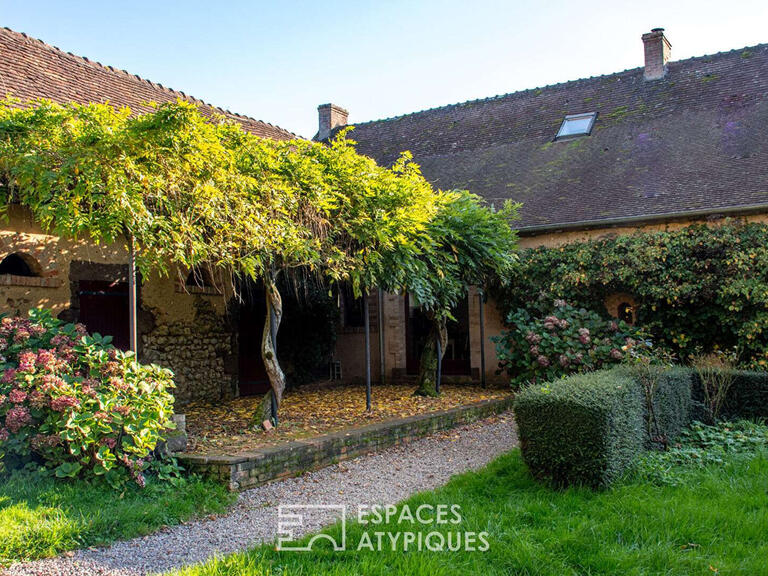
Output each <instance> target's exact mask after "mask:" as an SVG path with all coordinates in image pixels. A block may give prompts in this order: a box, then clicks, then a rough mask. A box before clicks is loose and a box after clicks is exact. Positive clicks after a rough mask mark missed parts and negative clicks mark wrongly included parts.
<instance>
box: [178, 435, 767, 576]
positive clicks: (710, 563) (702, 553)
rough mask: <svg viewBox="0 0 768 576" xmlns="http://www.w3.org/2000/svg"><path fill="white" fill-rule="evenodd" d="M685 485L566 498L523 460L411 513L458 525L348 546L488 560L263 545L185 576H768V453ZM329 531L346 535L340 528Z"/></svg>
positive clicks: (496, 466) (570, 493) (569, 493)
mask: <svg viewBox="0 0 768 576" xmlns="http://www.w3.org/2000/svg"><path fill="white" fill-rule="evenodd" d="M654 465H655V464H654ZM685 478H686V482H685V483H684V484H679V485H673V484H671V483H666V482H662V483H653V482H649V481H648V480H647V478H643V477H642V475H640V474H635V475H634V476H633V477H628V478H627V479H625V481H623V482H622V483H620V484H619V485H618V486H617V487H615V488H613V489H611V490H609V491H604V492H592V491H590V490H587V489H579V488H576V489H573V488H572V489H568V490H565V491H554V490H551V489H549V488H547V487H546V486H542V485H540V484H538V483H536V482H535V481H534V480H533V479H532V478H531V477H530V475H529V473H528V471H527V469H526V467H525V465H524V463H523V461H522V458H521V455H520V452H519V451H518V450H515V451H513V452H512V453H510V454H507V455H505V456H502V457H501V458H499V459H497V460H495V461H494V462H492V463H491V464H490V465H489V466H488V467H486V468H485V469H483V470H481V471H479V472H472V473H467V474H463V475H461V476H458V477H456V478H454V479H453V480H452V481H451V482H450V483H449V484H447V485H446V486H444V487H443V488H441V489H439V490H436V491H434V492H427V493H423V494H420V495H417V496H415V497H414V498H411V499H410V500H407V501H406V502H405V504H408V506H409V508H410V509H411V510H414V509H415V507H417V506H418V505H420V504H425V503H426V504H432V505H437V504H459V505H460V506H461V515H462V522H461V524H459V525H458V526H450V525H449V526H448V527H441V528H436V527H435V526H434V525H433V526H429V527H426V528H420V527H418V526H413V525H410V524H407V523H406V524H400V525H399V526H398V525H397V524H395V523H394V522H393V523H390V524H388V525H386V526H384V527H382V526H378V527H372V526H371V525H367V526H362V525H359V524H356V523H355V524H352V525H351V526H348V532H347V543H348V548H350V547H352V548H354V547H356V545H357V543H358V542H360V538H361V535H362V532H363V531H365V530H366V529H367V531H368V532H369V534H371V535H373V534H372V533H373V532H374V531H376V530H379V531H382V530H383V531H388V532H397V531H420V532H422V533H424V534H426V533H428V532H430V531H433V530H436V529H437V530H439V531H441V532H443V533H446V532H447V531H457V530H459V531H476V532H480V531H486V532H488V540H489V544H490V548H489V550H488V551H486V552H464V551H461V552H448V551H444V552H430V551H426V550H424V551H413V550H412V551H408V552H403V551H402V546H400V547H399V550H398V551H395V552H393V551H391V550H386V551H382V552H371V551H369V550H364V551H356V550H351V551H347V552H333V551H331V550H330V548H328V547H322V546H321V547H320V549H317V550H316V549H313V551H312V552H303V553H302V552H289V551H282V552H280V551H276V550H275V549H274V548H273V547H272V546H261V547H257V548H255V549H253V550H251V551H249V552H247V553H242V554H236V555H233V556H229V557H226V558H223V559H218V560H213V561H211V562H209V563H206V564H204V565H201V566H195V567H191V568H187V569H185V570H182V571H181V572H179V573H178V574H183V575H184V576H213V575H216V576H223V575H232V576H234V575H237V576H244V575H251V576H256V575H272V576H278V575H280V576H299V575H319V574H324V575H336V576H351V575H357V574H365V575H367V576H372V575H382V576H384V575H385V576H391V575H393V574H409V575H416V576H419V575H423V576H435V575H465V574H481V575H483V576H492V575H502V574H504V575H510V574H516V575H517V574H519V575H534V574H535V575H553V576H554V575H557V576H563V575H576V574H579V575H586V574H589V575H598V574H605V575H616V574H622V575H649V574H663V575H667V576H672V575H681V576H682V575H685V576H689V575H696V574H701V575H704V574H707V575H712V574H745V575H746V574H748V575H750V576H756V575H761V574H768V562H766V558H768V538H766V534H768V495H767V489H768V454H766V453H765V452H764V451H760V450H757V451H753V452H751V453H749V454H741V455H738V454H737V455H730V456H728V457H727V458H726V459H725V460H724V461H723V462H721V463H719V464H716V465H703V466H700V465H697V466H693V467H690V468H688V469H686V471H685ZM374 498H375V495H373V494H372V499H374ZM326 532H327V533H329V534H332V535H335V536H338V535H339V527H338V526H335V527H332V528H330V529H329V530H327V531H326ZM374 541H375V538H374Z"/></svg>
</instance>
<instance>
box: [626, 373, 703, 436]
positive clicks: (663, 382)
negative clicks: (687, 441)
mask: <svg viewBox="0 0 768 576" xmlns="http://www.w3.org/2000/svg"><path fill="white" fill-rule="evenodd" d="M631 373H632V374H633V379H634V381H635V383H636V384H640V373H639V372H638V371H636V370H632V371H631ZM692 383H693V374H692V373H691V371H690V370H688V369H687V368H672V369H670V370H666V371H665V372H664V373H663V375H662V377H661V378H659V381H658V387H657V389H656V392H655V394H654V395H653V406H654V415H655V417H656V422H657V423H658V426H659V429H660V433H661V435H662V436H664V437H665V438H667V439H669V440H674V439H675V438H677V437H678V436H679V435H680V432H682V431H683V429H684V428H686V427H687V426H688V424H690V422H691V402H692V399H691V385H692ZM643 410H644V413H645V418H646V419H647V418H648V417H649V416H648V410H647V406H646V405H644V406H643ZM645 440H646V446H648V447H650V446H653V445H654V442H652V441H651V438H648V437H646V438H645Z"/></svg>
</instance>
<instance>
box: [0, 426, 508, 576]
mask: <svg viewBox="0 0 768 576" xmlns="http://www.w3.org/2000/svg"><path fill="white" fill-rule="evenodd" d="M516 443H517V436H516V433H515V427H514V422H513V419H512V414H511V412H507V413H504V414H501V415H499V416H494V417H491V418H488V419H486V420H482V421H480V422H475V423H473V424H469V425H465V426H462V427H460V428H457V429H454V430H449V431H447V432H442V433H438V434H434V435H432V436H429V437H426V438H423V439H420V440H416V441H413V442H410V443H408V444H404V445H401V446H396V447H394V448H389V449H387V450H384V451H383V452H379V453H377V454H369V455H367V456H362V457H360V458H357V459H355V460H350V461H348V462H342V463H340V464H336V465H334V466H329V467H327V468H323V469H322V470H318V471H316V472H310V473H307V474H304V475H303V476H301V477H298V478H291V479H288V480H282V481H279V482H273V483H271V484H267V485H265V486H259V487H257V488H252V489H250V490H247V491H245V492H242V493H241V494H240V495H239V498H238V500H237V503H236V505H235V506H234V507H233V508H232V509H231V510H230V511H229V512H227V513H226V514H225V515H222V516H217V517H211V518H208V519H204V520H198V521H193V522H190V523H188V524H183V525H180V526H174V527H172V528H167V529H164V530H161V531H159V532H156V533H154V534H151V535H149V536H145V537H142V538H135V539H133V540H126V541H123V542H117V543H115V544H113V545H112V546H109V547H106V548H98V549H88V550H82V551H78V552H75V553H74V554H73V555H71V556H61V557H58V558H51V559H48V560H38V561H35V562H28V563H23V564H15V565H13V566H11V567H10V568H9V569H7V570H6V572H5V573H6V574H8V576H20V575H36V576H48V575H50V576H54V575H55V576H71V575H84V574H98V575H115V576H137V575H143V574H152V573H156V572H164V571H167V570H171V569H174V568H178V567H181V566H184V565H187V564H195V563H200V562H203V561H205V560H207V559H208V558H211V557H212V556H222V555H225V554H231V553H233V552H238V551H241V550H245V549H247V548H251V547H253V546H254V545H256V544H259V543H262V542H272V541H274V540H275V537H276V532H277V520H278V518H277V506H278V505H279V504H344V505H346V506H347V509H348V511H351V512H352V513H354V511H355V510H356V509H357V506H358V504H394V503H396V502H399V501H400V500H403V499H405V498H407V497H408V496H411V495H412V494H414V493H416V492H420V491H423V490H429V489H432V488H436V487H438V486H440V485H442V484H445V483H446V482H447V481H448V479H449V478H450V477H451V476H452V475H454V474H458V473H460V472H464V471H466V470H470V469H476V468H480V467H482V466H484V465H485V464H486V463H488V462H489V461H490V460H492V459H493V458H495V457H496V456H498V455H500V454H502V453H504V452H507V451H509V450H510V449H512V448H513V447H514V446H515V445H516ZM348 513H349V512H348ZM326 523H328V519H327V518H324V519H323V518H312V517H309V518H306V519H305V525H304V526H303V527H302V528H301V529H299V530H297V532H298V533H307V532H310V531H315V530H317V529H318V528H320V527H321V526H322V525H324V524H326Z"/></svg>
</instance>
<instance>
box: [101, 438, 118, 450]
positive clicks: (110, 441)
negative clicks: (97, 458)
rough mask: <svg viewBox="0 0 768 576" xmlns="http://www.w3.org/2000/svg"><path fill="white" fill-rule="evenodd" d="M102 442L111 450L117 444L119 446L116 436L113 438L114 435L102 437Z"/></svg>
mask: <svg viewBox="0 0 768 576" xmlns="http://www.w3.org/2000/svg"><path fill="white" fill-rule="evenodd" d="M100 444H101V445H102V446H106V447H107V448H109V449H110V450H114V449H115V446H117V440H116V439H115V438H113V437H112V436H106V437H104V438H102V439H101V442H100Z"/></svg>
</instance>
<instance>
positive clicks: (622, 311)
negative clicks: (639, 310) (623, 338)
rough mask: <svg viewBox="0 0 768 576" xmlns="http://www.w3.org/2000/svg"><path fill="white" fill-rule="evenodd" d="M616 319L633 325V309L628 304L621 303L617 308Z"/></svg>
mask: <svg viewBox="0 0 768 576" xmlns="http://www.w3.org/2000/svg"><path fill="white" fill-rule="evenodd" d="M616 317H617V318H618V319H619V320H622V321H624V322H626V323H627V324H630V325H631V324H634V323H635V307H634V306H632V304H630V303H629V302H621V303H619V306H618V308H617V314H616Z"/></svg>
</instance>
